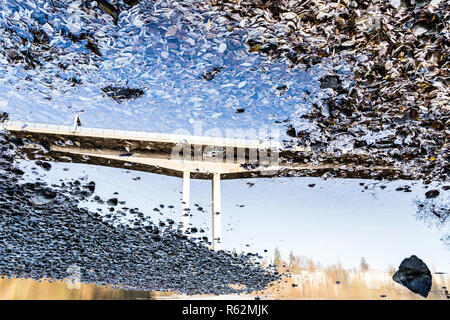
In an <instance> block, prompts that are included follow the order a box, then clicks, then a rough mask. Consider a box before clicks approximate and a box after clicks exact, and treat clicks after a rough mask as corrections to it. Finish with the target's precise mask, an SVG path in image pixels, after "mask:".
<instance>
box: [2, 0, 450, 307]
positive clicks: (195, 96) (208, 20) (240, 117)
mask: <svg viewBox="0 0 450 320" xmlns="http://www.w3.org/2000/svg"><path fill="white" fill-rule="evenodd" d="M36 2H37V3H36ZM47 2H48V1H34V2H31V1H22V2H21V1H7V2H3V3H2V4H1V6H2V10H1V12H0V27H1V28H3V29H5V28H6V29H8V28H12V29H13V30H14V32H16V33H18V34H20V35H21V36H22V37H31V35H30V34H29V28H30V26H32V25H35V24H43V22H42V21H41V20H42V19H44V17H43V12H46V14H47V17H45V19H46V21H47V22H48V23H49V24H50V25H52V27H53V28H54V32H51V30H49V29H48V27H47V29H46V30H47V32H48V36H49V38H50V41H52V44H53V45H54V47H55V48H57V49H58V50H61V52H62V53H61V52H60V54H59V55H58V56H57V57H55V59H54V60H50V61H47V63H46V65H45V67H44V68H42V69H40V70H39V71H37V70H26V69H24V68H23V67H20V66H16V67H12V66H11V65H9V64H8V63H5V61H0V111H6V112H8V113H10V116H11V118H12V119H14V120H27V121H36V122H45V123H56V124H71V123H72V120H73V115H74V111H78V110H81V109H83V110H84V113H83V114H82V116H81V119H82V122H83V125H85V126H89V127H102V128H114V129H133V130H146V131H157V132H164V133H176V132H178V133H180V130H181V129H183V130H185V131H184V132H185V133H186V132H188V133H190V134H196V135H214V136H224V135H225V130H226V129H241V130H248V129H254V130H259V129H274V128H280V129H282V130H281V131H283V132H285V131H286V130H285V129H286V126H287V124H288V123H289V121H296V120H293V118H295V119H298V117H299V115H301V114H304V113H305V112H306V111H308V110H310V108H311V106H312V103H313V102H314V101H315V99H316V98H318V97H325V96H326V92H325V91H324V90H320V85H319V81H318V79H319V78H320V77H321V76H322V75H323V74H325V73H326V71H325V69H326V62H323V63H322V64H321V65H320V67H315V68H312V69H310V70H308V71H304V70H299V69H296V68H293V69H289V68H288V67H287V65H286V63H285V62H284V61H276V62H269V61H267V60H266V59H265V58H263V57H262V56H261V55H259V54H258V53H250V52H248V48H246V46H245V41H246V39H247V38H246V37H247V35H248V34H247V33H248V32H258V31H249V29H247V28H244V27H242V28H235V29H233V28H232V29H231V30H230V29H229V26H227V25H224V24H223V23H221V18H220V16H218V15H217V14H215V13H212V12H208V10H206V9H201V10H197V11H196V10H193V9H192V8H193V7H194V5H195V4H196V3H198V1H192V8H184V7H182V6H178V5H177V4H178V2H176V1H174V2H171V3H170V4H166V3H164V2H158V3H156V5H154V6H149V7H146V8H144V9H143V10H144V11H140V10H141V9H138V8H137V7H136V8H134V9H131V10H129V11H127V13H126V15H127V17H126V19H121V20H120V23H119V24H118V25H117V26H115V25H114V24H111V23H110V22H111V21H109V20H110V19H111V18H110V17H108V15H102V16H101V17H97V18H96V19H93V20H92V21H91V20H90V21H89V23H85V21H83V19H81V18H87V19H92V17H89V16H86V14H85V13H83V12H82V11H81V9H80V8H79V6H78V5H79V2H77V1H72V2H71V3H73V4H74V6H73V11H71V12H70V13H69V12H65V11H64V10H62V11H52V10H49V9H48V7H46V6H45V3H47ZM33 3H36V4H35V5H33ZM36 6H37V8H38V9H39V10H37V9H36ZM19 7H23V8H28V9H30V8H31V9H30V11H27V14H24V12H23V11H20V12H21V13H20V14H18V12H19V11H18V9H19ZM145 10H146V11H145ZM149 13H151V14H149ZM124 15H125V14H124ZM148 16H151V18H148ZM146 17H147V18H146ZM61 18H64V19H61ZM148 19H150V20H148ZM144 22H145V23H144ZM65 28H68V29H69V30H70V31H71V32H73V33H77V32H81V31H82V30H85V31H89V32H94V33H95V34H96V35H97V36H100V37H99V38H100V39H102V40H101V41H99V43H98V45H99V48H100V50H101V52H102V57H101V59H97V60H96V61H89V63H86V64H75V65H74V66H73V68H68V69H67V70H61V68H59V67H58V63H59V62H61V61H62V60H64V59H69V60H70V59H72V58H74V56H78V55H83V54H87V55H88V56H89V54H90V53H89V51H88V50H87V49H86V46H85V44H83V43H81V42H72V41H67V40H64V39H63V38H62V37H60V36H59V32H60V31H61V30H63V29H65ZM7 38H8V37H6V36H5V37H3V40H5V39H7ZM0 40H2V36H1V35H0ZM24 47H26V46H25V45H24ZM2 49H3V48H2ZM22 49H26V48H22ZM91 56H92V55H91ZM59 60H61V61H59ZM94 60H95V59H94ZM213 68H221V69H220V72H218V74H217V75H216V77H215V78H214V79H211V80H209V81H208V80H205V79H202V75H204V74H205V72H208V71H211V70H212V69H213ZM336 70H337V72H338V73H341V74H348V73H349V70H348V68H347V67H341V68H337V69H336ZM74 76H75V77H78V78H79V80H80V81H81V83H80V84H78V85H76V86H74V85H73V83H71V82H68V81H67V80H68V79H70V77H74ZM344 78H345V77H344ZM48 79H51V81H50V82H49V81H48ZM107 85H120V86H131V87H139V88H143V89H144V91H145V94H144V96H143V97H141V98H139V99H136V100H134V101H123V102H122V103H118V102H116V101H114V100H113V99H110V98H108V97H106V96H105V95H104V94H103V93H102V91H101V89H102V88H103V87H104V86H107ZM346 85H348V83H346V82H345V81H344V82H343V86H346ZM280 88H282V89H280ZM283 88H285V89H283ZM240 108H243V109H245V112H243V113H242V112H241V113H236V111H237V110H238V109H240ZM285 121H286V122H285ZM298 121H300V122H301V120H298ZM296 125H297V126H301V124H299V123H298V122H297V123H296ZM199 127H201V129H200V132H198V131H197V132H195V128H199ZM311 134H313V132H312V133H311ZM52 165H53V168H52V170H50V171H49V172H46V171H43V170H42V169H40V168H35V169H32V167H36V166H34V164H32V163H31V162H27V161H21V162H20V166H21V167H22V169H23V170H24V171H25V172H26V175H25V181H35V179H36V177H37V176H39V179H42V180H43V181H47V182H49V184H51V183H60V182H61V181H69V180H72V179H80V177H84V178H83V179H84V180H85V181H86V182H88V181H91V180H92V181H95V182H96V193H97V194H98V195H99V196H100V197H102V198H103V199H104V200H107V199H109V198H112V197H117V198H118V199H119V201H125V204H124V205H123V206H128V207H132V208H134V207H137V208H139V209H140V210H141V211H142V212H143V213H144V214H145V215H147V216H150V217H151V220H152V221H153V222H155V223H157V222H158V221H159V220H161V221H166V220H167V219H168V218H170V219H173V220H174V221H176V222H179V221H180V220H181V180H180V179H178V178H174V177H167V176H159V175H155V174H149V173H141V172H133V171H125V170H120V169H113V168H106V167H103V168H102V167H96V166H90V165H78V164H52ZM65 169H68V170H67V171H66V170H65ZM137 177H139V178H140V180H136V179H137ZM405 185H409V186H411V192H402V191H396V189H397V188H399V187H403V186H405ZM432 188H433V186H432V185H429V186H424V185H422V184H421V183H419V182H406V181H396V182H378V181H373V180H356V179H345V180H343V179H333V180H323V179H319V178H277V179H264V178H261V179H241V180H227V181H222V224H223V236H222V243H223V248H224V249H225V250H228V251H237V252H257V253H258V254H259V255H261V256H262V258H263V259H264V261H265V262H267V263H272V262H274V260H275V257H274V253H275V251H279V260H280V259H281V260H282V261H284V262H285V263H286V264H289V262H290V260H291V258H290V257H294V260H295V259H296V258H298V259H300V260H301V261H309V262H308V263H309V265H308V267H307V268H306V269H305V268H304V267H305V266H302V267H301V268H300V267H299V269H298V270H296V272H297V275H295V276H293V278H292V279H289V280H287V281H288V283H287V284H286V285H283V286H279V285H277V286H276V288H275V289H270V290H268V291H266V292H264V293H255V295H261V296H262V297H263V298H282V299H284V298H292V299H297V298H299V299H300V298H301V299H309V298H318V299H377V298H384V297H381V296H382V295H386V298H388V299H389V298H392V299H413V298H420V297H418V296H416V295H414V294H412V293H410V292H409V291H408V290H407V289H405V288H403V287H401V286H399V285H398V284H396V283H394V282H393V281H392V279H391V274H392V270H393V269H395V268H397V267H398V265H399V264H400V262H401V261H402V260H403V259H404V258H406V257H409V256H410V255H413V254H414V255H417V256H418V257H420V258H421V259H422V260H423V261H424V262H425V263H426V264H427V265H428V266H429V268H430V269H431V271H432V273H433V277H434V283H433V289H432V291H433V292H432V293H430V299H438V298H445V295H443V293H442V290H443V289H442V287H448V278H446V277H447V275H446V274H448V273H449V272H450V250H449V248H450V236H449V235H450V226H449V222H448V221H447V220H445V219H443V218H437V217H436V215H433V214H432V212H429V211H426V210H422V209H420V208H419V207H418V205H419V204H420V203H421V202H422V203H427V204H430V205H431V206H433V205H435V204H436V205H442V206H443V207H444V208H448V199H449V197H448V191H445V192H444V191H443V190H441V189H440V190H441V194H440V196H439V197H438V198H436V199H431V200H425V197H424V194H425V192H426V191H427V190H430V189H432ZM115 192H117V193H118V194H114V193H115ZM210 198H211V182H210V181H200V180H191V214H192V217H191V224H192V225H191V226H192V227H195V228H197V229H198V230H199V232H198V233H196V234H193V235H192V237H193V238H200V237H204V236H207V237H208V238H211V235H210V233H211V199H210ZM33 201H34V202H35V203H38V204H39V203H41V202H42V201H45V199H41V198H35V199H33ZM80 206H85V207H88V208H89V209H90V210H92V211H97V209H99V208H100V209H102V210H103V211H102V214H105V213H106V212H107V210H108V207H107V206H106V205H104V206H99V204H98V203H97V202H93V201H91V200H90V199H88V201H85V202H84V203H81V204H80ZM169 206H173V207H172V208H169ZM427 208H428V207H427ZM155 209H157V210H155ZM130 219H132V217H131V215H128V216H127V217H125V219H122V221H121V222H125V223H127V222H129V221H130ZM117 222H119V221H115V222H113V223H117ZM202 231H203V232H202ZM197 240H198V239H197ZM363 258H364V261H366V262H367V264H368V266H369V269H368V270H367V271H365V272H359V271H360V269H361V261H362V259H363ZM308 259H309V260H308ZM311 261H312V262H313V265H314V268H312V267H311ZM336 266H337V267H336ZM80 267H83V266H80ZM355 270H356V271H355ZM436 272H438V273H439V274H436ZM440 273H443V274H440ZM342 279H344V280H342ZM81 280H82V279H81ZM336 281H339V282H340V283H339V284H337V283H336ZM291 282H292V283H294V284H297V285H298V287H292V283H291ZM277 289H279V290H280V291H277ZM68 290H69V289H67V288H66V287H65V284H63V283H60V282H57V283H54V284H50V283H48V282H44V283H38V282H35V281H32V280H0V297H2V298H5V299H30V298H31V299H36V298H41V297H45V298H50V299H53V298H64V299H99V298H108V297H110V298H111V297H113V298H132V299H135V298H145V299H147V298H165V297H170V298H184V297H185V296H178V295H176V294H175V295H169V296H167V295H165V294H161V293H159V294H158V293H135V292H125V291H119V290H113V289H104V288H92V287H88V286H85V285H83V287H82V289H75V291H68ZM77 290H78V291H77ZM240 297H245V298H253V296H240ZM197 298H199V297H197Z"/></svg>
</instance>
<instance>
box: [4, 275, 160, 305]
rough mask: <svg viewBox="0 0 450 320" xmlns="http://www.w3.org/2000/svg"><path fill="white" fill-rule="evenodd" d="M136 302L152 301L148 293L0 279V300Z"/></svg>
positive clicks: (28, 280) (54, 282) (46, 281)
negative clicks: (105, 300)
mask: <svg viewBox="0 0 450 320" xmlns="http://www.w3.org/2000/svg"><path fill="white" fill-rule="evenodd" d="M99 299H107V300H115V299H121V300H136V299H152V293H151V292H146V291H134V290H119V289H112V288H107V287H99V286H96V285H89V284H84V283H81V284H80V288H79V289H70V288H69V286H68V285H67V283H66V282H64V281H48V280H41V281H35V280H31V279H0V300H99Z"/></svg>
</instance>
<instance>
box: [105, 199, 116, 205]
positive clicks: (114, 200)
mask: <svg viewBox="0 0 450 320" xmlns="http://www.w3.org/2000/svg"><path fill="white" fill-rule="evenodd" d="M118 203H119V200H117V198H111V199H109V200H108V201H106V204H107V205H109V206H117V204H118Z"/></svg>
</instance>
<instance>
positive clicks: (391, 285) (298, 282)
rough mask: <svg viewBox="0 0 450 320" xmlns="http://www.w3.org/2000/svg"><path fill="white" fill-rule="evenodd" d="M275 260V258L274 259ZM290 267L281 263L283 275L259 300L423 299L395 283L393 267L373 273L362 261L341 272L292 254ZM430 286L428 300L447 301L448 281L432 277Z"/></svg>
mask: <svg viewBox="0 0 450 320" xmlns="http://www.w3.org/2000/svg"><path fill="white" fill-rule="evenodd" d="M274 258H275V259H276V255H275V257H274ZM289 260H290V261H289V263H285V262H283V261H280V262H279V264H280V267H279V269H280V271H286V272H288V273H289V274H290V276H288V277H285V278H284V279H283V281H282V282H281V283H279V284H276V285H275V286H273V287H272V288H271V289H270V290H268V291H267V292H264V293H262V297H265V298H269V299H395V300H397V299H423V298H422V297H421V296H419V295H417V294H414V293H412V292H411V291H409V290H408V289H406V288H405V287H403V286H401V285H399V284H397V283H395V282H394V281H393V280H392V275H393V274H394V272H395V269H394V268H393V267H389V268H387V269H388V270H387V271H376V270H374V269H373V268H372V267H371V266H370V265H369V264H368V263H367V261H366V260H365V259H364V258H361V263H360V266H359V267H358V268H352V269H351V270H349V269H345V268H343V266H342V264H341V263H340V262H338V263H337V264H335V265H332V266H328V267H325V268H323V267H321V266H320V263H317V262H315V261H314V260H312V259H310V258H307V257H304V256H294V255H292V254H291V256H290V258H289ZM432 277H433V284H432V287H431V291H430V293H429V295H428V298H427V299H432V300H434V299H450V296H449V295H448V288H449V285H450V277H449V276H448V275H446V274H433V275H432Z"/></svg>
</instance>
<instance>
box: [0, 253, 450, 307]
mask: <svg viewBox="0 0 450 320" xmlns="http://www.w3.org/2000/svg"><path fill="white" fill-rule="evenodd" d="M276 255H277V254H276ZM276 255H275V257H274V258H275V259H277V256H276ZM276 262H277V263H278V264H279V267H278V269H279V271H280V272H283V273H285V274H286V276H285V277H284V278H283V280H282V281H281V282H280V283H274V284H273V286H271V287H270V288H269V289H267V290H265V291H262V292H255V293H253V294H242V295H234V296H233V295H225V296H213V295H201V296H187V295H179V294H176V293H174V292H145V291H133V290H128V291H127V290H120V289H113V288H109V287H99V286H95V285H88V284H81V287H80V288H79V289H70V287H69V286H68V285H67V283H66V282H64V281H51V282H50V281H48V280H42V281H35V280H30V279H0V300H2V299H18V300H22V299H33V300H35V299H39V300H46V299H51V300H59V299H61V300H100V299H126V300H136V299H150V300H155V299H156V300H161V299H162V300H166V299H255V298H256V297H259V298H261V299H269V300H272V299H291V300H296V299H347V300H348V299H393V300H397V299H400V300H403V299H418V300H420V299H424V298H422V297H421V296H419V295H417V294H414V293H412V292H411V291H409V290H408V289H406V288H405V287H403V286H401V285H399V284H397V283H395V282H394V281H393V280H392V275H393V273H394V272H395V269H394V268H393V267H390V268H388V269H390V270H388V271H384V272H383V271H375V270H373V269H372V267H371V266H370V265H369V264H368V263H367V262H366V261H365V259H362V260H361V265H360V266H359V267H358V268H356V267H355V268H353V269H351V270H348V269H345V268H343V266H342V264H340V263H339V262H338V263H337V264H335V265H332V266H328V267H321V264H320V263H318V262H315V261H314V260H312V259H310V258H307V257H304V256H294V255H291V256H290V261H289V262H288V263H287V262H284V261H283V260H281V259H280V260H279V261H276ZM448 288H450V277H449V276H448V275H447V274H436V273H433V284H432V287H431V291H430V294H429V296H428V298H427V299H431V300H437V299H444V300H445V299H446V300H448V299H450V295H449V294H448Z"/></svg>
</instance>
